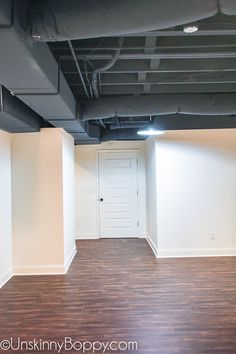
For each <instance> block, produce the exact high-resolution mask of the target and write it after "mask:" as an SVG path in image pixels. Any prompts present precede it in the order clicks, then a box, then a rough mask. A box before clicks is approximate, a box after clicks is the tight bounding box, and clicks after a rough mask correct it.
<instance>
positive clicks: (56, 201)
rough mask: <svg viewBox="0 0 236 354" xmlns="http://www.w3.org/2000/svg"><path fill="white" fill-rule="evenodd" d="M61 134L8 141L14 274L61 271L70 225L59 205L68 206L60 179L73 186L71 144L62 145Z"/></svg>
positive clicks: (29, 135) (51, 131)
mask: <svg viewBox="0 0 236 354" xmlns="http://www.w3.org/2000/svg"><path fill="white" fill-rule="evenodd" d="M65 134H66V133H65V132H64V131H63V130H62V129H50V128H48V129H47V128H45V129H42V130H41V132H39V133H27V134H14V135H12V201H13V209H12V210H13V265H14V273H15V274H42V273H46V274H48V273H50V274H54V273H64V272H65V270H66V269H65V268H66V267H65V263H64V262H65V253H66V254H67V255H68V252H69V251H68V249H69V246H67V241H65V239H64V238H65V234H64V233H66V239H67V240H69V239H70V238H69V236H68V235H67V233H69V232H70V231H69V229H70V228H71V229H73V226H74V222H73V220H72V219H73V218H67V217H66V218H64V212H65V210H64V205H63V203H64V200H65V205H68V204H69V202H68V199H67V197H65V192H66V190H67V189H66V187H65V189H63V182H64V181H63V179H64V178H65V181H73V175H71V176H69V173H73V167H71V159H72V160H73V148H71V149H70V145H71V144H70V141H69V143H66V142H65V141H66V140H65V139H64V143H63V137H64V135H65ZM64 148H65V152H64V153H63V149H64ZM70 152H71V154H72V156H71V157H69V153H70ZM63 162H65V167H66V166H68V165H70V166H69V168H70V170H69V171H70V172H69V171H68V174H67V173H65V172H63ZM72 185H73V183H72ZM72 188H73V187H72ZM69 194H70V195H71V191H69ZM68 198H70V197H69V196H68ZM72 203H73V202H72ZM71 210H72V208H70V211H71ZM64 222H65V223H64ZM70 222H71V223H72V222H73V225H69V223H70ZM68 244H71V241H68ZM65 245H66V251H64V248H65Z"/></svg>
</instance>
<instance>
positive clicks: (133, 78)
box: [68, 72, 236, 86]
mask: <svg viewBox="0 0 236 354" xmlns="http://www.w3.org/2000/svg"><path fill="white" fill-rule="evenodd" d="M68 81H69V84H70V85H71V86H73V85H78V84H81V82H80V81H78V78H77V77H76V76H74V75H72V76H69V77H68ZM215 83H216V84H225V83H236V73H222V72H219V73H201V74H200V73H190V74H189V73H187V74H186V73H181V74H176V73H174V74H156V73H152V74H146V73H145V72H140V73H139V75H138V78H137V75H136V74H120V75H116V74H110V75H104V76H103V77H102V81H101V85H102V86H105V85H145V84H150V85H152V84H158V85H163V84H164V85H165V84H169V85H177V84H178V85H179V84H185V85H190V84H197V85H199V84H203V85H204V84H215Z"/></svg>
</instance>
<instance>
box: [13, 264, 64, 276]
mask: <svg viewBox="0 0 236 354" xmlns="http://www.w3.org/2000/svg"><path fill="white" fill-rule="evenodd" d="M65 273H66V271H65V267H64V264H50V265H33V266H32V265H24V266H15V267H14V268H13V274H14V275H55V274H65Z"/></svg>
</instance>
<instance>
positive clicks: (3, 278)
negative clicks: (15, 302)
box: [0, 269, 13, 288]
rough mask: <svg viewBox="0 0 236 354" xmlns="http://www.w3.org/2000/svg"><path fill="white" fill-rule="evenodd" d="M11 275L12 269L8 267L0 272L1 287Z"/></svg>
mask: <svg viewBox="0 0 236 354" xmlns="http://www.w3.org/2000/svg"><path fill="white" fill-rule="evenodd" d="M12 276H13V273H12V269H8V270H7V271H6V272H5V273H3V274H0V288H2V287H3V285H5V284H6V283H7V282H8V280H10V279H11V277H12Z"/></svg>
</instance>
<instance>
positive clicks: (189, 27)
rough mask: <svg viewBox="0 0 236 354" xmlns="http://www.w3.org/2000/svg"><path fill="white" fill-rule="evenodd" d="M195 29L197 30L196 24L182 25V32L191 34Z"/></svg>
mask: <svg viewBox="0 0 236 354" xmlns="http://www.w3.org/2000/svg"><path fill="white" fill-rule="evenodd" d="M197 31H198V26H197V25H196V24H194V25H186V26H184V33H187V34H192V33H194V32H197Z"/></svg>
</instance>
